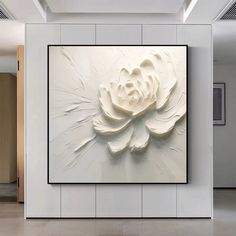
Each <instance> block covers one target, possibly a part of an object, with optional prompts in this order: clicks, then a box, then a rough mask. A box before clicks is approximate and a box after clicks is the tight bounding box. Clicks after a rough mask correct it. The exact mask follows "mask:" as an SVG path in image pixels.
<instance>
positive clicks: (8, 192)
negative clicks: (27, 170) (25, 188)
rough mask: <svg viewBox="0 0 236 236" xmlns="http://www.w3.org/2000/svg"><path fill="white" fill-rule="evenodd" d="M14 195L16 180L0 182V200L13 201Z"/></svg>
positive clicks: (14, 199) (15, 193)
mask: <svg viewBox="0 0 236 236" xmlns="http://www.w3.org/2000/svg"><path fill="white" fill-rule="evenodd" d="M16 195H17V192H16V182H13V183H10V184H0V202H2V201H4V202H15V201H16Z"/></svg>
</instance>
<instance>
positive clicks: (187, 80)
mask: <svg viewBox="0 0 236 236" xmlns="http://www.w3.org/2000/svg"><path fill="white" fill-rule="evenodd" d="M67 46H68V47H84V46H86V47H88V46H90V47H97V46H99V47H109V46H113V47H114V46H116V47H124V46H129V47H133V46H140V47H185V48H186V62H185V64H186V180H185V181H182V182H51V181H50V173H49V68H50V65H49V56H50V55H49V49H50V47H67ZM188 51H189V46H188V45H187V44H176V45H174V44H157V45H156V44H149V45H140V44H131V45H130V44H122V45H121V44H96V45H95V44H48V45H47V184H51V185H58V184H60V185H61V184H65V185H84V184H88V185H89V184H98V185H99V184H105V185H116V184H125V185H127V184H128V185H137V184H158V185H163V184H170V185H173V184H174V185H176V184H181V185H185V184H188V183H189V176H188V175H189V173H188V172H189V168H188V164H189V160H188V159H189V140H188V139H189V119H188V116H189V98H188V96H189V93H188V90H189V75H188V74H189V71H188V68H189V65H188V61H189V60H188Z"/></svg>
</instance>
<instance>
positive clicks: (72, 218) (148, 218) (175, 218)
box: [26, 217, 212, 220]
mask: <svg viewBox="0 0 236 236" xmlns="http://www.w3.org/2000/svg"><path fill="white" fill-rule="evenodd" d="M51 219H55V220H74V219H77V220H211V219H212V218H211V217H26V220H51Z"/></svg>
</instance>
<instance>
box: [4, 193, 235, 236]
mask: <svg viewBox="0 0 236 236" xmlns="http://www.w3.org/2000/svg"><path fill="white" fill-rule="evenodd" d="M214 195H215V202H214V203H215V204H214V205H215V219H214V220H199V219H198V220H197V219H194V220H188V219H186V220H183V219H179V220H167V219H159V220H149V219H147V220H23V205H21V204H16V203H0V235H1V236H12V235H14V236H121V235H123V236H235V235H236V190H216V191H215V193H214Z"/></svg>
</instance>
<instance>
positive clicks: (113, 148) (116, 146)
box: [107, 126, 134, 154]
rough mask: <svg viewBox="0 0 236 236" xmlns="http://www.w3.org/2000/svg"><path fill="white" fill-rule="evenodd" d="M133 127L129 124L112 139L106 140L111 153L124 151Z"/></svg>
mask: <svg viewBox="0 0 236 236" xmlns="http://www.w3.org/2000/svg"><path fill="white" fill-rule="evenodd" d="M133 131H134V128H133V127H132V126H131V127H129V128H128V129H126V130H125V131H124V132H122V133H121V134H120V135H119V136H118V137H116V138H115V139H114V141H111V142H108V143H107V144H108V148H109V150H110V152H111V153H112V154H119V153H121V152H122V151H124V150H125V149H126V148H127V147H128V146H129V143H130V140H131V137H132V134H133Z"/></svg>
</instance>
